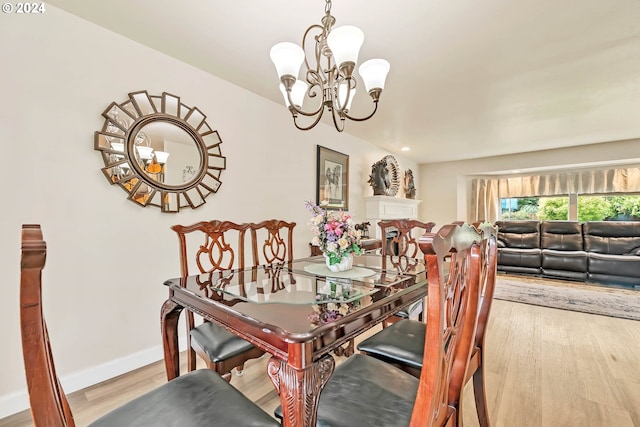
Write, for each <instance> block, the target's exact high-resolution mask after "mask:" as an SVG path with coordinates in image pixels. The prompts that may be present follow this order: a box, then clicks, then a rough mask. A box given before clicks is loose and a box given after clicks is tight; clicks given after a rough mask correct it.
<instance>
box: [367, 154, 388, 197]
mask: <svg viewBox="0 0 640 427" xmlns="http://www.w3.org/2000/svg"><path fill="white" fill-rule="evenodd" d="M367 182H368V183H369V185H371V187H372V188H373V195H374V196H384V195H385V194H387V189H388V188H389V186H390V185H391V183H390V181H389V170H388V169H387V162H386V160H385V159H382V160H379V161H377V162H375V163H374V164H373V165H372V166H371V175H369V181H367Z"/></svg>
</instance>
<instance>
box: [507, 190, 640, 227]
mask: <svg viewBox="0 0 640 427" xmlns="http://www.w3.org/2000/svg"><path fill="white" fill-rule="evenodd" d="M571 196H572V197H570V196H560V197H520V198H515V197H512V198H503V199H500V206H501V211H502V215H501V217H502V219H503V220H527V219H537V220H540V221H547V220H573V221H576V220H577V221H581V222H585V221H640V195H637V194H616V195H613V194H608V195H595V194H582V195H577V197H576V195H575V194H573V195H571ZM574 212H575V213H574Z"/></svg>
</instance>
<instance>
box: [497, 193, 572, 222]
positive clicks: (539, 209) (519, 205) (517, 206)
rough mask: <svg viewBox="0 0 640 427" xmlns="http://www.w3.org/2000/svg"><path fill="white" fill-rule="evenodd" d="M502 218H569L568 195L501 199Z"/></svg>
mask: <svg viewBox="0 0 640 427" xmlns="http://www.w3.org/2000/svg"><path fill="white" fill-rule="evenodd" d="M500 205H501V208H502V219H507V220H526V219H540V220H543V219H567V218H568V214H567V212H568V200H567V198H566V197H519V198H505V199H500Z"/></svg>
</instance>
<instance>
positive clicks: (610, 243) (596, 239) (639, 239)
mask: <svg viewBox="0 0 640 427" xmlns="http://www.w3.org/2000/svg"><path fill="white" fill-rule="evenodd" d="M583 228H584V249H585V250H586V251H587V252H595V253H601V254H613V255H624V254H628V253H629V252H630V251H632V250H633V249H635V248H637V247H639V246H640V221H590V222H585V223H584V225H583Z"/></svg>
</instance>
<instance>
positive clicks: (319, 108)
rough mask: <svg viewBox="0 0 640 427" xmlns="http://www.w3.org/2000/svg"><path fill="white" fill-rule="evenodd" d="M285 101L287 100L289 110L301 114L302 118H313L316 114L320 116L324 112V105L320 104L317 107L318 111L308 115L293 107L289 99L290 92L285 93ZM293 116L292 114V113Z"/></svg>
mask: <svg viewBox="0 0 640 427" xmlns="http://www.w3.org/2000/svg"><path fill="white" fill-rule="evenodd" d="M287 99H288V100H289V110H293V111H295V112H296V113H298V114H302V115H303V116H307V117H313V116H315V115H316V114H318V113H320V116H322V112H323V110H324V104H323V103H320V106H319V107H318V109H317V110H316V111H312V112H310V113H308V112H306V111H303V110H301V109H299V108H298V107H296V106H295V104H294V103H293V100H292V99H291V92H289V91H287ZM292 114H293V112H292Z"/></svg>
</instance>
